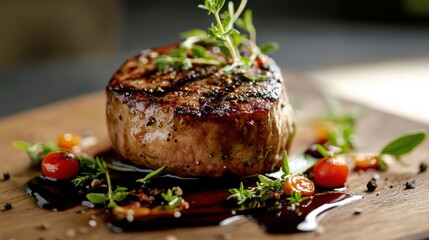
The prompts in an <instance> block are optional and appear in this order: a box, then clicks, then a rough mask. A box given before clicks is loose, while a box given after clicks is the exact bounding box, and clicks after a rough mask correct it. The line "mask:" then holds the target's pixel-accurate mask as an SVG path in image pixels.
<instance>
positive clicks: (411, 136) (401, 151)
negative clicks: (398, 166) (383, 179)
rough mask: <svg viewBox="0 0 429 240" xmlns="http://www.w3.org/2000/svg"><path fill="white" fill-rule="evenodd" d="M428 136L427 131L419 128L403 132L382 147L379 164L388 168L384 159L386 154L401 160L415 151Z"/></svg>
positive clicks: (380, 166) (381, 168)
mask: <svg viewBox="0 0 429 240" xmlns="http://www.w3.org/2000/svg"><path fill="white" fill-rule="evenodd" d="M425 138H426V131H425V130H419V131H414V132H409V133H406V134H403V135H401V136H399V137H397V138H395V139H394V140H392V141H390V142H389V143H388V144H387V145H386V146H384V147H383V148H382V150H381V151H380V154H379V157H378V165H379V168H380V170H386V169H387V167H388V165H387V163H386V162H385V161H384V160H383V157H384V156H386V155H387V156H391V157H393V158H394V159H395V160H397V161H400V160H401V157H402V156H404V155H406V154H408V153H410V152H411V151H413V150H414V149H415V148H416V147H417V146H418V145H420V144H421V143H422V142H423V141H424V140H425Z"/></svg>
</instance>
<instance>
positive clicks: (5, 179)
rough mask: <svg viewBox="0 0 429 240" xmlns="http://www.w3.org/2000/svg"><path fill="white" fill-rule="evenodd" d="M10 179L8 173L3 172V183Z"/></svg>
mask: <svg viewBox="0 0 429 240" xmlns="http://www.w3.org/2000/svg"><path fill="white" fill-rule="evenodd" d="M9 179H10V173H9V172H4V173H3V181H7V180H9Z"/></svg>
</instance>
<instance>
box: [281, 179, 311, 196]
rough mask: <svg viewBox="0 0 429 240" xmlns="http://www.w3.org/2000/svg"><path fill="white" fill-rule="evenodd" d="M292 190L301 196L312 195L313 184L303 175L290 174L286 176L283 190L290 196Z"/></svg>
mask: <svg viewBox="0 0 429 240" xmlns="http://www.w3.org/2000/svg"><path fill="white" fill-rule="evenodd" d="M292 191H293V192H298V193H301V195H302V196H312V195H314V184H313V182H312V181H311V180H310V179H308V178H306V177H304V176H298V175H292V176H289V177H287V179H286V181H285V185H284V189H283V192H284V194H286V195H289V196H290V195H291V194H292Z"/></svg>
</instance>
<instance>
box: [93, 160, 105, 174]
mask: <svg viewBox="0 0 429 240" xmlns="http://www.w3.org/2000/svg"><path fill="white" fill-rule="evenodd" d="M103 162H104V161H103V160H102V159H100V158H96V159H95V163H96V164H97V167H98V170H99V171H100V172H102V173H106V168H105V167H104V163H103Z"/></svg>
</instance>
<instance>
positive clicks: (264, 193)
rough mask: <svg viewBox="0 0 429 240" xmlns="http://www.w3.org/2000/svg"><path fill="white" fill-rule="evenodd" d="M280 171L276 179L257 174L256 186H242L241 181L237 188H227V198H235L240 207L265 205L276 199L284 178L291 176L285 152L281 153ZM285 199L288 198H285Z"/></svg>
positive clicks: (282, 186) (280, 191)
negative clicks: (280, 174) (279, 175)
mask: <svg viewBox="0 0 429 240" xmlns="http://www.w3.org/2000/svg"><path fill="white" fill-rule="evenodd" d="M282 171H283V174H282V176H281V177H280V178H277V179H271V178H269V177H267V176H264V175H258V180H259V181H256V187H248V188H244V184H243V182H241V183H240V187H239V188H232V189H229V192H230V193H231V195H230V196H229V197H228V198H227V199H234V200H236V204H237V205H238V206H240V207H241V208H246V207H251V208H255V207H264V206H267V205H268V202H270V201H274V202H276V201H278V200H279V198H280V196H281V195H282V194H283V188H284V185H285V181H286V179H287V178H288V177H289V176H292V175H291V172H290V168H289V164H288V157H287V154H286V152H285V153H284V154H283V158H282ZM295 198H296V197H295V196H292V199H295ZM287 200H290V199H289V198H287ZM290 203H292V204H296V202H292V201H290Z"/></svg>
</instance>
